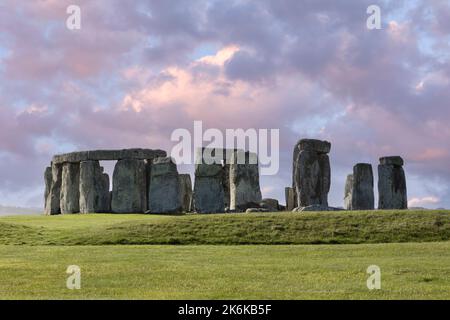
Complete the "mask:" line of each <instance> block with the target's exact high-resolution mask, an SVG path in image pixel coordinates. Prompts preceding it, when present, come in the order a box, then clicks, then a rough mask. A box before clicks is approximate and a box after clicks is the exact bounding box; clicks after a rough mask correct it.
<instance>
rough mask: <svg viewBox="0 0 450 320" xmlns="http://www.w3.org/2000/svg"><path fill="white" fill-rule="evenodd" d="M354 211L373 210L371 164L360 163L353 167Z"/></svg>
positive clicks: (352, 194) (352, 207) (373, 197)
mask: <svg viewBox="0 0 450 320" xmlns="http://www.w3.org/2000/svg"><path fill="white" fill-rule="evenodd" d="M351 199H352V206H351V209H352V210H373V209H374V206H375V205H374V202H375V196H374V193H373V171H372V165H371V164H369V163H358V164H356V165H355V166H354V167H353V181H352V192H351Z"/></svg>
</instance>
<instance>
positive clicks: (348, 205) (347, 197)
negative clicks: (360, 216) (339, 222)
mask: <svg viewBox="0 0 450 320" xmlns="http://www.w3.org/2000/svg"><path fill="white" fill-rule="evenodd" d="M352 192H353V174H349V175H348V176H347V179H346V180H345V193H344V208H345V209H346V210H352Z"/></svg>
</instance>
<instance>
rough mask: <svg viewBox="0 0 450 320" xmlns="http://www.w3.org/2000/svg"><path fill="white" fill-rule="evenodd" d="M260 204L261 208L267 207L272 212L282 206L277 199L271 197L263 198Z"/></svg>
mask: <svg viewBox="0 0 450 320" xmlns="http://www.w3.org/2000/svg"><path fill="white" fill-rule="evenodd" d="M259 205H260V207H261V208H265V209H267V210H268V211H271V212H276V211H278V209H279V206H280V205H279V203H278V200H277V199H270V198H265V199H262V200H261V202H260V204H259Z"/></svg>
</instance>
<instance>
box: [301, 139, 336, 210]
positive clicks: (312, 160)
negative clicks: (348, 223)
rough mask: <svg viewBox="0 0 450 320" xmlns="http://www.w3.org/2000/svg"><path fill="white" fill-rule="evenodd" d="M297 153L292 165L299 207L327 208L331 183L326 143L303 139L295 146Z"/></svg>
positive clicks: (328, 145)
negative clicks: (317, 206)
mask: <svg viewBox="0 0 450 320" xmlns="http://www.w3.org/2000/svg"><path fill="white" fill-rule="evenodd" d="M297 145H298V148H299V152H298V154H297V159H296V161H295V164H294V168H295V169H294V172H295V179H294V182H295V193H296V195H297V203H298V206H300V207H308V206H312V205H320V206H322V207H327V206H328V192H329V191H330V183H331V168H330V159H329V157H328V155H327V153H328V152H330V149H331V144H330V143H329V142H327V141H320V140H313V139H303V140H300V141H299V143H298V144H297Z"/></svg>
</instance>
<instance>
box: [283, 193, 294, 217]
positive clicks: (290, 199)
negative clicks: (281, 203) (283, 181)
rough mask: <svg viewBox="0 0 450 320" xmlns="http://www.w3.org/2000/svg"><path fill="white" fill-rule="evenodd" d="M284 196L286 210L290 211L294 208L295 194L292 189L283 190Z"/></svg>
mask: <svg viewBox="0 0 450 320" xmlns="http://www.w3.org/2000/svg"><path fill="white" fill-rule="evenodd" d="M284 196H285V199H286V210H287V211H292V210H293V209H294V208H295V192H294V188H291V187H286V188H284Z"/></svg>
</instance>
